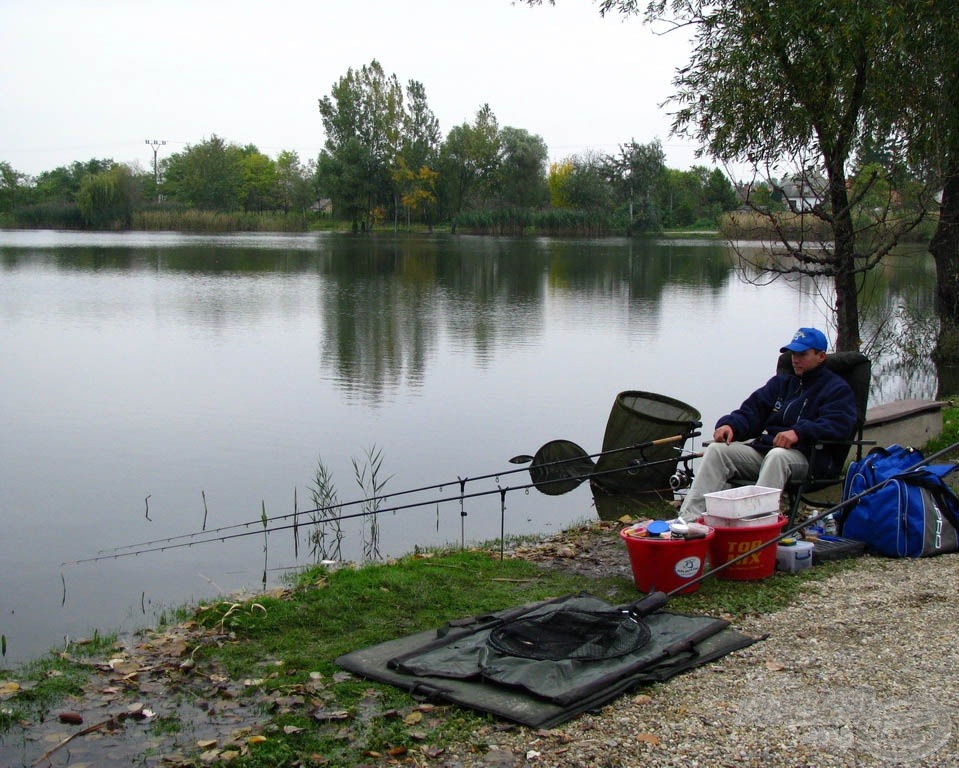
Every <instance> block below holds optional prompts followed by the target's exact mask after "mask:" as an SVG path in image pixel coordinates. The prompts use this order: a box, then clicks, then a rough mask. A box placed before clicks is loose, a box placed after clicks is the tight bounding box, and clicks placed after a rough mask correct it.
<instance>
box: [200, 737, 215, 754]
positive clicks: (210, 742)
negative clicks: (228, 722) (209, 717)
mask: <svg viewBox="0 0 959 768" xmlns="http://www.w3.org/2000/svg"><path fill="white" fill-rule="evenodd" d="M196 745H197V747H198V748H199V749H202V750H204V751H206V750H208V749H213V747H215V746H216V739H200V740H199V741H198V742H197V743H196Z"/></svg>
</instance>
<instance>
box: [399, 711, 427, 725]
mask: <svg viewBox="0 0 959 768" xmlns="http://www.w3.org/2000/svg"><path fill="white" fill-rule="evenodd" d="M422 720H423V713H422V712H410V713H409V714H408V715H407V716H406V717H404V718H403V722H404V723H406V725H416V724H417V723H419V722H422Z"/></svg>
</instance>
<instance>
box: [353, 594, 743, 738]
mask: <svg viewBox="0 0 959 768" xmlns="http://www.w3.org/2000/svg"><path fill="white" fill-rule="evenodd" d="M622 608H623V607H622V606H620V607H616V606H612V605H610V604H609V603H606V602H605V601H603V600H600V599H599V598H596V597H593V596H591V595H570V596H566V597H562V598H558V599H556V600H551V601H547V602H544V603H536V604H533V605H527V606H522V607H519V608H513V609H509V610H506V611H500V612H497V613H493V614H489V615H484V616H475V617H471V618H468V619H464V620H460V621H455V622H450V623H448V624H446V625H444V626H443V627H440V628H439V629H435V630H429V631H426V632H420V633H418V634H416V635H410V636H408V637H402V638H398V639H396V640H390V641H388V642H385V643H381V644H379V645H375V646H371V647H369V648H363V649H360V650H357V651H353V652H352V653H348V654H345V655H343V656H340V657H339V658H338V659H336V663H337V664H338V665H339V666H340V667H342V668H343V669H346V670H348V671H350V672H353V673H354V674H357V675H360V676H362V677H366V678H369V679H371V680H377V681H379V682H383V683H388V684H390V685H395V686H397V687H399V688H401V689H403V690H405V691H407V692H409V693H410V694H412V695H414V696H417V697H420V698H423V699H426V700H429V701H433V702H448V703H453V704H458V705H460V706H464V707H468V708H470V709H474V710H477V711H479V712H487V713H490V714H493V715H495V716H497V717H501V718H504V719H507V720H511V721H514V722H517V723H521V724H523V725H527V726H529V727H531V728H551V727H553V726H555V725H558V724H560V723H562V722H565V721H567V720H569V719H571V718H573V717H575V716H577V715H579V714H581V713H583V712H587V711H591V710H595V709H598V708H600V707H602V706H604V705H605V704H608V703H609V702H611V701H613V700H614V699H616V698H617V697H619V696H620V695H622V694H624V693H626V692H628V691H630V690H632V689H634V688H636V687H638V686H641V685H648V684H651V683H657V682H662V681H664V680H668V679H669V678H671V677H673V676H674V675H677V674H680V673H681V672H685V671H686V670H689V669H693V668H695V667H697V666H700V665H702V664H706V663H708V662H710V661H714V660H716V659H719V658H721V657H722V656H725V655H726V654H728V653H731V652H732V651H735V650H739V649H741V648H745V647H747V646H749V645H752V643H754V642H756V639H755V638H751V637H748V636H746V635H743V634H741V633H739V632H737V631H735V630H733V629H731V628H730V626H729V623H728V622H726V621H724V620H722V619H716V618H711V617H708V616H688V615H685V614H677V613H669V612H666V611H659V612H657V613H654V614H652V615H650V616H647V617H645V618H644V619H643V622H644V624H645V626H646V628H647V629H648V631H649V638H648V641H647V642H645V643H643V644H641V645H639V647H637V648H636V649H635V650H633V651H631V652H628V653H622V654H616V655H613V656H612V657H609V658H599V659H594V658H560V659H540V658H526V657H522V656H516V655H511V654H507V653H503V652H502V651H501V650H498V648H497V647H496V646H495V644H491V643H490V642H489V640H490V635H491V634H492V633H493V632H494V631H495V630H497V628H501V627H503V626H504V625H505V624H507V623H509V622H514V621H516V620H517V619H521V618H527V617H531V616H538V617H541V616H544V615H546V614H548V613H549V612H551V611H556V612H559V611H570V610H574V611H578V612H596V613H608V612H610V611H620V610H622Z"/></svg>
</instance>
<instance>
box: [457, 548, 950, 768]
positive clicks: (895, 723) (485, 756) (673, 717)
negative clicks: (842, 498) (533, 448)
mask: <svg viewBox="0 0 959 768" xmlns="http://www.w3.org/2000/svg"><path fill="white" fill-rule="evenodd" d="M563 546H566V547H567V548H568V549H569V551H563V552H562V553H560V554H559V555H558V558H566V559H569V560H570V561H575V560H577V559H578V558H577V557H570V555H571V554H575V553H576V544H575V543H569V542H567V543H566V544H564V545H563ZM553 554H554V556H556V553H555V552H554V553H553ZM581 554H582V553H581ZM620 557H621V553H620ZM590 559H592V562H594V563H598V562H600V561H601V558H600V557H598V555H597V553H596V551H594V552H593V553H592V555H589V554H588V553H585V554H584V558H583V562H589V561H590ZM957 568H959V555H945V556H940V557H935V558H928V559H923V560H889V559H879V558H871V557H867V558H863V559H862V561H861V565H860V566H859V567H857V568H856V569H855V570H854V571H852V572H848V573H843V574H839V575H837V576H835V577H833V578H831V579H828V580H825V581H819V582H815V583H809V584H808V587H807V590H806V593H805V596H804V599H803V600H802V603H801V604H799V605H795V606H793V607H790V608H788V609H785V610H783V611H780V612H778V613H775V614H767V615H763V616H758V617H756V618H753V619H747V620H743V621H737V622H736V624H735V626H736V628H737V629H740V630H741V631H743V632H745V633H747V634H751V635H754V636H763V635H768V637H767V638H766V639H765V640H763V641H761V642H758V643H756V644H754V645H753V646H751V647H749V648H747V649H745V650H742V651H738V652H736V653H733V654H731V655H729V656H727V657H725V658H724V659H721V660H720V661H718V662H716V663H713V664H708V665H706V666H704V667H700V668H699V669H697V670H694V671H693V672H690V673H687V674H684V675H680V676H679V677H677V678H674V679H673V680H671V681H669V682H668V683H666V684H663V685H659V686H655V687H653V688H650V689H647V690H645V691H642V692H641V693H639V694H638V695H632V696H625V697H623V698H621V699H619V700H617V701H616V702H614V703H613V704H611V705H609V706H607V707H606V708H604V709H603V710H602V711H600V712H598V713H595V714H590V715H586V716H582V717H580V718H578V719H576V720H573V721H571V722H569V723H566V724H565V725H563V726H561V727H559V728H557V729H555V730H552V731H543V732H535V731H531V730H529V729H525V728H515V729H511V730H508V731H502V732H498V731H496V730H493V729H491V731H490V732H488V733H484V734H477V740H478V741H485V742H486V743H487V744H488V745H489V747H490V748H489V750H488V751H485V752H482V753H480V752H477V753H475V754H457V755H448V756H447V757H448V759H447V760H446V761H445V765H446V766H448V767H449V768H471V767H473V766H504V767H505V766H523V765H531V766H596V767H609V768H613V767H614V766H615V767H616V768H620V767H622V768H631V767H632V766H683V767H684V768H697V767H701V768H725V767H726V766H729V767H730V768H731V767H732V766H737V767H740V766H745V767H753V766H755V767H756V768H760V767H761V768H798V767H805V766H808V767H809V768H829V767H831V766H835V767H837V768H838V767H842V768H847V767H848V768H867V767H868V766H895V765H901V766H910V767H916V768H927V767H928V768H931V767H932V766H956V765H959V757H957V756H959V712H957V711H956V710H955V705H956V703H957V702H959V674H957V673H956V668H957V662H959V652H957V648H959V641H957V638H956V631H955V627H956V620H955V608H954V607H953V606H951V605H950V603H949V599H950V597H951V596H954V595H955V594H956V593H957V589H956V587H957Z"/></svg>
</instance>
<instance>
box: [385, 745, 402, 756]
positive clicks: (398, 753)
mask: <svg viewBox="0 0 959 768" xmlns="http://www.w3.org/2000/svg"><path fill="white" fill-rule="evenodd" d="M386 754H388V755H389V756H390V757H402V756H403V755H405V754H406V747H393V748H391V749H388V750H387V752H386Z"/></svg>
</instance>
